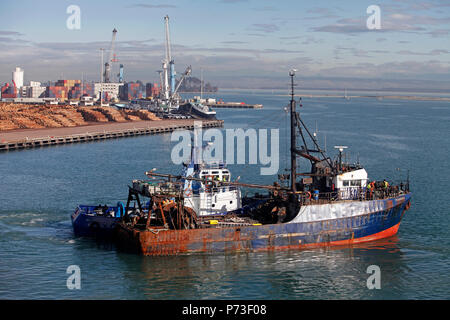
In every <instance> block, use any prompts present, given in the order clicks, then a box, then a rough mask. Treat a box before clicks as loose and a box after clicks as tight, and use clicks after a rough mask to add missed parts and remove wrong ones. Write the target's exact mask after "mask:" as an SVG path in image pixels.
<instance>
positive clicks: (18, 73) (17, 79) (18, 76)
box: [12, 67, 23, 89]
mask: <svg viewBox="0 0 450 320" xmlns="http://www.w3.org/2000/svg"><path fill="white" fill-rule="evenodd" d="M12 80H13V83H15V84H16V88H17V89H20V88H22V87H23V70H22V69H20V68H19V67H16V70H15V71H13V73H12Z"/></svg>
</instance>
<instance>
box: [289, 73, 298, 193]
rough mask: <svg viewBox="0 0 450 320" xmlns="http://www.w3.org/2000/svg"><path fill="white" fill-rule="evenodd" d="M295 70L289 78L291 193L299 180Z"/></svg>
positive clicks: (295, 188)
mask: <svg viewBox="0 0 450 320" xmlns="http://www.w3.org/2000/svg"><path fill="white" fill-rule="evenodd" d="M295 71H297V70H295V69H292V70H291V71H289V76H290V77H291V102H290V103H291V191H292V192H296V191H297V187H296V185H295V184H296V180H297V155H296V153H295V151H296V132H295V127H296V117H295V113H296V111H295V97H294V76H295Z"/></svg>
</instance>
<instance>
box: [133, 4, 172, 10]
mask: <svg viewBox="0 0 450 320" xmlns="http://www.w3.org/2000/svg"><path fill="white" fill-rule="evenodd" d="M176 7H177V6H175V5H173V4H147V3H136V4H132V5H129V6H128V8H147V9H163V8H176Z"/></svg>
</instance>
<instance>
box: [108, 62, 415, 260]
mask: <svg viewBox="0 0 450 320" xmlns="http://www.w3.org/2000/svg"><path fill="white" fill-rule="evenodd" d="M294 76H295V71H294V70H292V71H291V72H290V77H291V100H290V131H291V132H290V153H291V166H290V174H287V175H286V174H283V175H279V181H277V182H274V183H273V185H257V184H245V183H240V182H238V181H228V180H225V181H220V179H209V176H210V175H211V174H212V172H211V171H208V172H207V173H205V174H200V175H197V176H195V175H186V174H185V175H178V176H177V175H171V174H160V173H156V172H153V171H148V172H146V174H147V176H148V177H149V178H150V179H161V180H160V181H158V182H152V181H151V180H150V181H133V186H132V187H130V188H129V195H128V201H127V205H126V207H125V215H124V217H123V218H122V220H121V222H119V223H118V224H117V225H116V227H115V228H114V239H115V242H116V243H117V245H118V246H119V247H120V248H123V249H126V250H130V251H134V252H137V253H140V254H144V255H173V254H185V253H200V252H207V253H217V252H235V251H245V252H248V251H261V250H279V249H302V248H309V247H320V246H335V245H351V244H356V243H363V242H368V241H374V240H377V239H382V238H386V237H390V236H393V235H395V234H396V233H397V231H398V229H399V226H400V222H401V220H402V218H403V215H404V213H405V211H406V210H408V209H409V207H410V201H411V193H410V191H409V179H408V180H407V181H405V182H401V183H400V184H398V185H389V184H388V182H387V181H385V180H383V181H378V182H375V181H372V182H371V181H370V180H369V178H368V174H367V171H366V170H365V168H364V167H363V166H362V165H361V164H359V163H349V162H346V161H345V160H344V157H343V156H344V150H345V149H346V146H337V149H339V155H338V156H337V158H336V159H331V158H330V157H329V156H327V155H326V153H325V151H324V150H322V149H321V148H320V146H319V145H318V143H317V140H316V138H315V136H314V135H313V134H311V133H310V131H309V130H308V128H307V127H306V126H305V124H304V122H303V120H302V118H301V117H300V114H299V113H298V112H297V111H296V101H295V99H294V98H295V94H294ZM297 136H300V137H301V140H299V141H301V142H302V145H301V146H297ZM307 141H309V144H307ZM298 158H303V159H305V160H306V161H309V162H310V168H311V169H310V170H309V171H307V172H302V173H298V172H297V160H298ZM211 170H215V169H211ZM200 172H201V171H200ZM224 175H225V172H223V171H222V172H221V173H220V174H219V175H218V176H219V177H221V176H222V177H223V176H224ZM299 177H303V178H301V179H299ZM187 181H188V183H187ZM194 182H197V183H198V187H199V190H202V192H204V193H208V192H211V191H212V190H213V189H220V188H223V187H233V186H234V187H246V188H253V189H255V188H259V189H261V190H265V191H266V193H265V194H255V195H253V196H251V197H242V206H241V208H236V209H235V210H231V211H227V210H224V214H212V215H211V214H208V212H203V211H201V210H200V211H198V210H197V212H196V206H195V205H190V204H189V200H188V199H189V197H190V194H191V193H193V192H194V189H193V186H192V185H191V183H194ZM155 183H156V184H155ZM140 197H146V198H148V199H149V201H148V203H149V207H148V210H145V209H143V208H141V205H140V203H141V200H140ZM132 202H134V203H135V205H134V207H136V203H137V207H138V210H137V211H136V212H135V214H132V215H128V214H127V212H128V208H130V207H131V203H132Z"/></svg>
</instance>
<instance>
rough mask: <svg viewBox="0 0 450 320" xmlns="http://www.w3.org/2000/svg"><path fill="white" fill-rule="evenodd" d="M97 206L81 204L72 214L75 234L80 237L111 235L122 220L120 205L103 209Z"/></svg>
mask: <svg viewBox="0 0 450 320" xmlns="http://www.w3.org/2000/svg"><path fill="white" fill-rule="evenodd" d="M97 208H98V207H96V206H83V205H80V206H78V208H77V209H76V210H75V212H74V213H73V214H72V215H71V220H72V227H73V231H74V234H75V235H76V236H80V237H110V236H111V235H112V231H113V229H114V227H115V226H116V224H117V223H118V222H119V221H120V220H121V217H120V216H118V215H117V213H118V212H119V207H107V209H106V208H105V210H103V211H99V210H96V209H97Z"/></svg>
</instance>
